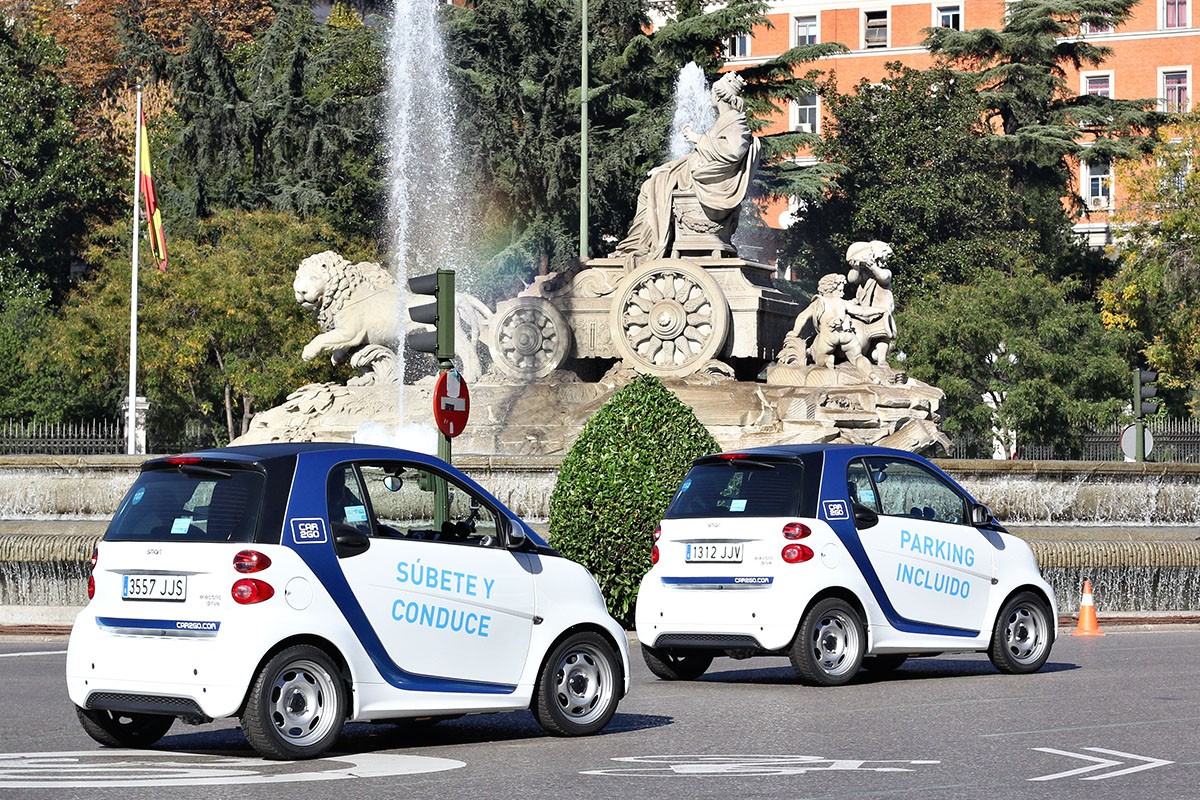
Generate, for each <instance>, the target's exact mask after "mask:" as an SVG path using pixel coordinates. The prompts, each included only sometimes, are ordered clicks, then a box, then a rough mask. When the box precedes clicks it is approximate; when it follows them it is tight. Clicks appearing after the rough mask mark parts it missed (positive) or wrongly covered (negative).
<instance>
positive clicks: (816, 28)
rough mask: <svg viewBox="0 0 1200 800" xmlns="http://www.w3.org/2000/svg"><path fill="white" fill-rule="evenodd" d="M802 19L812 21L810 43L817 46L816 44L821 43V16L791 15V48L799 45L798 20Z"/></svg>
mask: <svg viewBox="0 0 1200 800" xmlns="http://www.w3.org/2000/svg"><path fill="white" fill-rule="evenodd" d="M802 19H811V20H812V21H813V24H812V32H813V41H812V43H813V44H817V43H818V42H820V41H821V15H820V14H793V15H792V47H796V46H797V45H799V44H801V41H800V20H802Z"/></svg>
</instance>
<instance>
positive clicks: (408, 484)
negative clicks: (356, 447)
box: [359, 462, 501, 547]
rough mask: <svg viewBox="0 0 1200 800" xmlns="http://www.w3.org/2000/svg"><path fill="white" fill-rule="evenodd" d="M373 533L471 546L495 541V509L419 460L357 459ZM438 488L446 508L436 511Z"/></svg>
mask: <svg viewBox="0 0 1200 800" xmlns="http://www.w3.org/2000/svg"><path fill="white" fill-rule="evenodd" d="M359 472H360V473H361V475H362V481H363V485H364V486H365V487H366V493H367V496H368V499H369V500H370V508H371V510H372V512H373V514H374V517H375V522H376V530H377V535H378V536H384V537H391V538H405V539H419V540H425V541H437V542H449V543H452V544H469V545H476V546H483V547H489V546H498V545H499V544H500V531H501V527H500V520H499V516H498V514H497V512H496V511H495V510H494V509H492V508H490V507H489V506H488V505H487V504H486V503H484V502H483V500H482V498H480V497H478V496H477V495H476V494H475V493H474V492H471V491H470V490H468V489H467V488H466V487H464V486H462V485H460V484H458V483H456V482H455V481H452V480H450V479H448V478H446V477H444V476H442V475H440V474H438V473H436V472H433V471H432V470H428V469H425V468H424V467H422V466H421V465H419V464H412V463H404V462H391V463H386V464H377V463H372V464H360V465H359ZM443 492H444V493H445V497H446V501H445V503H446V511H442V512H440V513H439V509H438V506H439V501H440V498H441V497H442V494H443Z"/></svg>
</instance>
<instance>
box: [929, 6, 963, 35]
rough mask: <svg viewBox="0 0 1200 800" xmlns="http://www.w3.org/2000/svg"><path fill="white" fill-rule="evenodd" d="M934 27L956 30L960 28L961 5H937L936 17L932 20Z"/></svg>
mask: <svg viewBox="0 0 1200 800" xmlns="http://www.w3.org/2000/svg"><path fill="white" fill-rule="evenodd" d="M934 27H937V28H951V29H953V30H956V31H961V30H962V6H960V5H952V6H938V7H937V18H936V19H935V20H934Z"/></svg>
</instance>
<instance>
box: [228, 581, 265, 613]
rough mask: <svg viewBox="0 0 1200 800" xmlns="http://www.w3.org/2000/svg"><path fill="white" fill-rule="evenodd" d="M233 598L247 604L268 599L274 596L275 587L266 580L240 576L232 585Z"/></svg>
mask: <svg viewBox="0 0 1200 800" xmlns="http://www.w3.org/2000/svg"><path fill="white" fill-rule="evenodd" d="M232 593H233V599H234V601H235V602H237V603H240V604H241V605H244V606H248V605H252V604H254V603H261V602H262V601H264V600H270V599H271V598H272V597H274V596H275V589H274V588H273V587H272V586H271V584H269V583H267V582H266V581H260V580H259V579H258V578H242V579H241V580H240V581H238V582H237V583H235V584H234V585H233V592H232Z"/></svg>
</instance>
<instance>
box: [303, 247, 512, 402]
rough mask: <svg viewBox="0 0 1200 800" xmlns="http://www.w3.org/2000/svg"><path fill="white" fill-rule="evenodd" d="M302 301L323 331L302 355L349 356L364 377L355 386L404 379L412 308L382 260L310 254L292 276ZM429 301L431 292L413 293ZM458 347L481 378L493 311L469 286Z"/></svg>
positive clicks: (460, 300) (468, 372)
mask: <svg viewBox="0 0 1200 800" xmlns="http://www.w3.org/2000/svg"><path fill="white" fill-rule="evenodd" d="M292 291H293V292H295V294H296V302H298V303H299V304H300V305H301V306H302V307H303V308H305V309H307V310H309V311H312V312H313V315H314V316H315V317H316V320H317V324H318V325H319V326H320V328H321V330H322V331H323V332H322V333H320V334H318V335H317V336H314V337H313V338H312V341H310V342H309V343H308V344H307V345H305V346H304V351H303V353H301V357H302V358H303V359H304V360H305V361H311V360H312V359H314V358H316V357H317V356H318V355H320V354H321V353H322V352H324V351H329V357H330V360H331V361H332V362H333V363H334V364H341V363H344V362H346V360H347V359H349V363H350V366H352V367H354V368H355V369H358V370H359V372H360V377H358V378H353V379H351V380H350V381H348V384H349V385H351V386H354V385H367V384H372V383H382V382H389V383H401V382H402V379H403V376H401V375H400V374H399V373H398V369H399V361H398V359H397V358H396V346H397V344H398V343H399V340H400V332H401V329H400V324H401V320H402V319H407V316H408V315H407V314H406V313H405V311H404V309H402V308H401V306H400V288H399V287H398V286H397V285H396V282H395V280H394V279H393V278H392V275H391V273H389V272H388V271H387V270H386V269H384V268H383V267H382V266H380V265H379V264H373V263H371V262H367V261H364V262H361V263H358V264H351V263H350V262H349V261H347V260H346V259H345V258H343V257H342V256H340V255H338V254H337V253H335V252H333V251H332V250H327V251H325V252H324V253H317V254H316V255H312V256H309V257H308V258H306V259H304V260H303V261H301V262H300V266H299V267H297V268H296V277H295V279H294V280H293V281H292ZM408 299H409V301H410V302H413V301H415V302H419V303H422V302H425V301H426V299H427V298H419V297H418V298H413V297H409V298H408ZM454 299H455V303H454V305H455V323H456V329H455V337H454V349H455V353H456V354H457V356H458V358H459V360H460V361H461V363H462V369H461V372H462V375H463V377H464V378H465V379H466V380H468V381H475V380H477V379H478V378H479V376H480V375H481V374H482V373H483V366H482V364H481V363H480V359H479V346H480V338H481V336H482V329H483V328H484V327H485V326H486V325H487V324H488V322H489V321H490V319H491V311H490V309H488V307H487V306H486V305H484V304H483V303H482V302H481V301H480V300H479V299H478V298H475V297H473V296H471V295H469V294H466V293H465V292H457V293H456V294H455V298H454Z"/></svg>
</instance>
